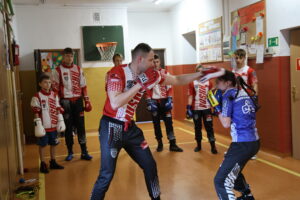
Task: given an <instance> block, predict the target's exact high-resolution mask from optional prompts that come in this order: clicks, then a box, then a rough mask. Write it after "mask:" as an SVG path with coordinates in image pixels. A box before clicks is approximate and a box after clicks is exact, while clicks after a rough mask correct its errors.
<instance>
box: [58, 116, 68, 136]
mask: <svg viewBox="0 0 300 200" xmlns="http://www.w3.org/2000/svg"><path fill="white" fill-rule="evenodd" d="M56 130H57V132H59V133H61V132H64V131H65V130H66V125H65V122H64V118H63V116H62V114H58V122H57V127H56Z"/></svg>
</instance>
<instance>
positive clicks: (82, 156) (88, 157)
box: [80, 153, 93, 160]
mask: <svg viewBox="0 0 300 200" xmlns="http://www.w3.org/2000/svg"><path fill="white" fill-rule="evenodd" d="M80 158H81V159H82V160H92V158H93V157H92V156H90V155H89V154H88V153H85V154H81V157H80Z"/></svg>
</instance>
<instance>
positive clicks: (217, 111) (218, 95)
mask: <svg viewBox="0 0 300 200" xmlns="http://www.w3.org/2000/svg"><path fill="white" fill-rule="evenodd" d="M215 97H216V99H217V101H218V102H219V104H218V105H217V106H215V107H214V113H215V114H216V115H219V114H221V113H222V100H223V93H222V91H221V90H216V91H215Z"/></svg>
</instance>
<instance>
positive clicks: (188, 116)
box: [186, 105, 193, 119]
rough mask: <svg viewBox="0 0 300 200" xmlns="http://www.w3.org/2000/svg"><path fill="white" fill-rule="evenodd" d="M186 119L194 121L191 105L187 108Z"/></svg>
mask: <svg viewBox="0 0 300 200" xmlns="http://www.w3.org/2000/svg"><path fill="white" fill-rule="evenodd" d="M186 118H187V119H192V118H193V110H192V106H191V105H187V106H186Z"/></svg>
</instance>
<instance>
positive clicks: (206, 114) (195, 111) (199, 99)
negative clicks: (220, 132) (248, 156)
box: [186, 65, 218, 154]
mask: <svg viewBox="0 0 300 200" xmlns="http://www.w3.org/2000/svg"><path fill="white" fill-rule="evenodd" d="M201 67H202V65H198V66H197V67H196V72H197V71H199V70H200V68H201ZM210 89H212V83H211V82H210V81H206V82H204V83H202V82H200V81H199V80H194V81H193V82H191V83H190V84H189V88H188V105H187V112H186V116H187V118H188V119H190V118H193V121H194V125H195V126H194V128H195V139H196V142H197V146H196V147H195V149H194V151H195V152H198V151H200V150H201V141H202V131H201V130H202V120H203V123H204V127H205V130H206V132H207V138H208V141H209V142H210V145H211V152H212V153H213V154H217V153H218V151H217V149H216V145H215V141H216V139H215V136H214V129H213V117H212V112H211V106H210V103H209V102H208V100H207V94H208V91H209V90H210Z"/></svg>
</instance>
